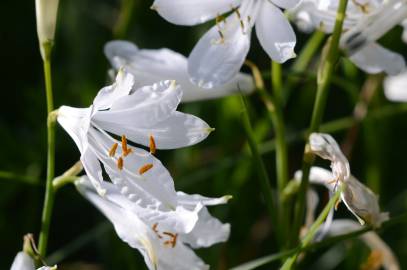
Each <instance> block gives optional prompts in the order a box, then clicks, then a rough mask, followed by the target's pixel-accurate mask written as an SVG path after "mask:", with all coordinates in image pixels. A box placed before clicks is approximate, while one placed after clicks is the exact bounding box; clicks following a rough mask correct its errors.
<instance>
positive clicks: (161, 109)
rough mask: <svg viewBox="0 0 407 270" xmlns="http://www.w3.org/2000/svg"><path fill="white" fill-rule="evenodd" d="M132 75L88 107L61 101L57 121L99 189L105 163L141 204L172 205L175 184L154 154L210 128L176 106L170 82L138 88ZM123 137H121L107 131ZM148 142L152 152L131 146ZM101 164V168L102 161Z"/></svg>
mask: <svg viewBox="0 0 407 270" xmlns="http://www.w3.org/2000/svg"><path fill="white" fill-rule="evenodd" d="M133 84H134V77H133V75H131V74H130V73H126V72H124V71H121V72H119V74H118V76H117V79H116V82H115V83H114V84H113V85H111V86H108V87H105V88H103V89H102V90H101V91H100V92H99V94H98V95H97V97H96V98H95V100H94V102H93V105H92V106H90V107H89V108H72V107H68V106H62V107H61V108H60V109H59V110H58V118H57V120H58V122H59V123H60V124H61V126H62V127H63V128H64V129H65V130H66V131H67V132H68V134H69V135H70V136H71V137H72V139H73V140H74V141H75V143H76V145H77V146H78V148H79V150H80V152H81V161H82V164H83V166H84V169H85V171H86V173H87V175H88V176H89V178H90V179H91V181H92V183H93V184H94V186H95V188H96V189H97V190H98V192H99V193H100V194H104V193H105V190H103V188H101V183H102V182H103V177H102V171H103V168H104V169H105V171H106V172H107V174H108V175H109V177H110V180H111V181H112V182H113V183H115V184H116V185H118V186H121V187H122V189H123V192H127V193H130V194H132V196H133V197H134V200H140V203H141V204H143V205H156V204H158V203H159V205H160V207H163V208H165V209H168V210H174V209H176V207H177V205H176V192H175V189H174V183H173V181H172V178H171V176H170V174H169V173H168V171H167V170H166V168H165V167H164V166H163V165H162V164H161V162H160V161H159V160H158V159H156V158H155V157H154V156H153V154H154V152H155V151H156V148H161V149H171V148H178V147H183V146H187V145H192V144H195V143H197V142H199V141H201V140H203V139H205V138H206V137H207V136H208V134H209V132H210V131H211V129H210V128H209V126H208V125H207V124H206V123H205V122H204V121H202V120H201V119H199V118H197V117H195V116H192V115H189V114H184V113H181V112H178V111H176V107H177V105H178V103H179V102H180V100H181V96H182V92H181V89H180V87H179V86H177V85H176V84H175V82H174V81H162V82H160V83H157V84H153V85H151V86H145V87H142V88H139V89H134V88H133ZM108 132H109V133H112V134H116V135H118V136H122V139H121V141H118V140H117V139H115V138H113V137H112V136H111V135H110V134H109V133H108ZM127 139H129V140H131V141H132V142H135V143H138V144H142V145H149V146H150V152H147V151H145V150H143V149H141V148H137V147H131V146H130V145H128V144H127ZM101 164H103V167H102V165H101Z"/></svg>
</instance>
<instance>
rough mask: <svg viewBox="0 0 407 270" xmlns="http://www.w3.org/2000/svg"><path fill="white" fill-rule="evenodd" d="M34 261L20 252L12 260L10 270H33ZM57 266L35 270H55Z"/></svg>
mask: <svg viewBox="0 0 407 270" xmlns="http://www.w3.org/2000/svg"><path fill="white" fill-rule="evenodd" d="M35 269H36V268H35V265H34V260H33V259H32V258H31V257H30V256H29V255H28V254H27V253H25V252H23V251H20V252H19V253H17V255H16V257H15V258H14V261H13V264H12V265H11V268H10V270H35ZM56 269H57V266H52V267H50V266H43V267H41V268H38V269H37V270H56Z"/></svg>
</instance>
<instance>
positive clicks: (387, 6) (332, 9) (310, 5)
mask: <svg viewBox="0 0 407 270" xmlns="http://www.w3.org/2000/svg"><path fill="white" fill-rule="evenodd" d="M338 5H339V1H332V0H328V1H325V0H303V1H302V2H301V3H300V4H299V5H298V6H296V7H295V8H294V9H291V10H290V13H291V14H292V15H293V16H294V19H295V20H296V22H297V25H298V26H299V27H300V28H301V29H303V30H305V31H307V32H309V31H311V30H313V29H315V28H319V29H320V30H322V31H324V32H327V33H331V32H332V30H333V26H334V23H335V17H336V11H337V8H338ZM406 10H407V5H406V4H405V3H404V1H403V0H390V1H383V0H354V1H348V5H347V10H346V16H345V21H344V26H343V29H344V35H343V37H342V38H341V48H342V49H344V50H345V51H346V52H347V53H348V55H349V59H350V60H351V61H352V62H353V63H354V64H356V65H357V66H358V67H359V68H361V69H362V70H364V71H365V72H367V73H379V72H382V71H385V72H386V73H388V74H391V75H394V74H398V73H400V72H401V71H402V70H403V69H404V68H405V61H404V58H403V57H402V56H401V55H400V54H397V53H394V52H392V51H390V50H388V49H386V48H384V47H382V46H381V45H379V44H378V43H377V42H376V41H377V40H378V39H379V38H380V37H381V36H382V35H384V34H385V33H386V32H387V31H389V30H390V29H391V28H393V27H394V26H395V25H397V24H399V23H401V22H402V21H403V19H405V18H406V15H407V13H406ZM404 23H406V22H404Z"/></svg>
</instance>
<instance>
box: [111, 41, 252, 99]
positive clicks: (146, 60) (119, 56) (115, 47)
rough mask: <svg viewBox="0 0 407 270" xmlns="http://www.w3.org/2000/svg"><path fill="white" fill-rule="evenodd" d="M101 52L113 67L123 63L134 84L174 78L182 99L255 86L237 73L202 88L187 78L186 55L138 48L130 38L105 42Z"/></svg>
mask: <svg viewBox="0 0 407 270" xmlns="http://www.w3.org/2000/svg"><path fill="white" fill-rule="evenodd" d="M105 55H106V57H107V58H108V59H109V61H110V63H111V65H112V66H113V68H114V69H116V70H119V69H120V68H122V67H124V68H125V69H126V71H128V72H130V73H132V74H133V75H134V76H135V78H137V80H136V82H135V86H134V87H136V88H138V87H142V86H146V85H150V84H152V83H154V82H157V81H162V80H169V79H171V80H176V81H177V83H179V84H180V86H181V88H182V89H183V95H182V102H190V101H196V100H203V99H213V98H218V97H223V96H227V95H231V94H235V93H239V92H242V93H251V92H252V91H253V90H254V88H255V86H254V82H253V79H252V77H251V76H249V75H247V74H244V73H238V74H237V75H236V76H235V77H234V78H233V79H232V80H231V81H230V82H229V83H226V84H225V85H220V86H219V87H215V88H213V89H202V88H201V87H199V86H197V85H194V84H192V83H191V82H190V80H189V75H188V71H187V69H188V61H187V58H186V57H185V56H183V55H181V54H179V53H177V52H174V51H172V50H170V49H166V48H163V49H158V50H146V49H143V50H140V49H138V48H137V46H136V45H134V44H133V43H131V42H128V41H122V40H115V41H110V42H108V43H107V44H106V45H105Z"/></svg>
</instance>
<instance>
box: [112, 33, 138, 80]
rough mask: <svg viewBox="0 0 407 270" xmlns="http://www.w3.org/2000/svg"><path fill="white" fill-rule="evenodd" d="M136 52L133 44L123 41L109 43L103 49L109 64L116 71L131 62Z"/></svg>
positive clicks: (136, 49)
mask: <svg viewBox="0 0 407 270" xmlns="http://www.w3.org/2000/svg"><path fill="white" fill-rule="evenodd" d="M138 52H139V49H138V48H137V46H136V45H135V44H134V43H131V42H128V41H125V40H114V41H109V42H107V43H106V45H105V47H104V53H105V55H106V57H107V59H109V61H110V64H111V65H112V66H113V67H114V68H115V69H116V70H119V69H120V68H121V67H123V66H126V65H127V64H128V63H129V62H131V61H132V60H133V57H134V56H135V55H137V53H138ZM128 71H129V70H128ZM133 75H134V73H133Z"/></svg>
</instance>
